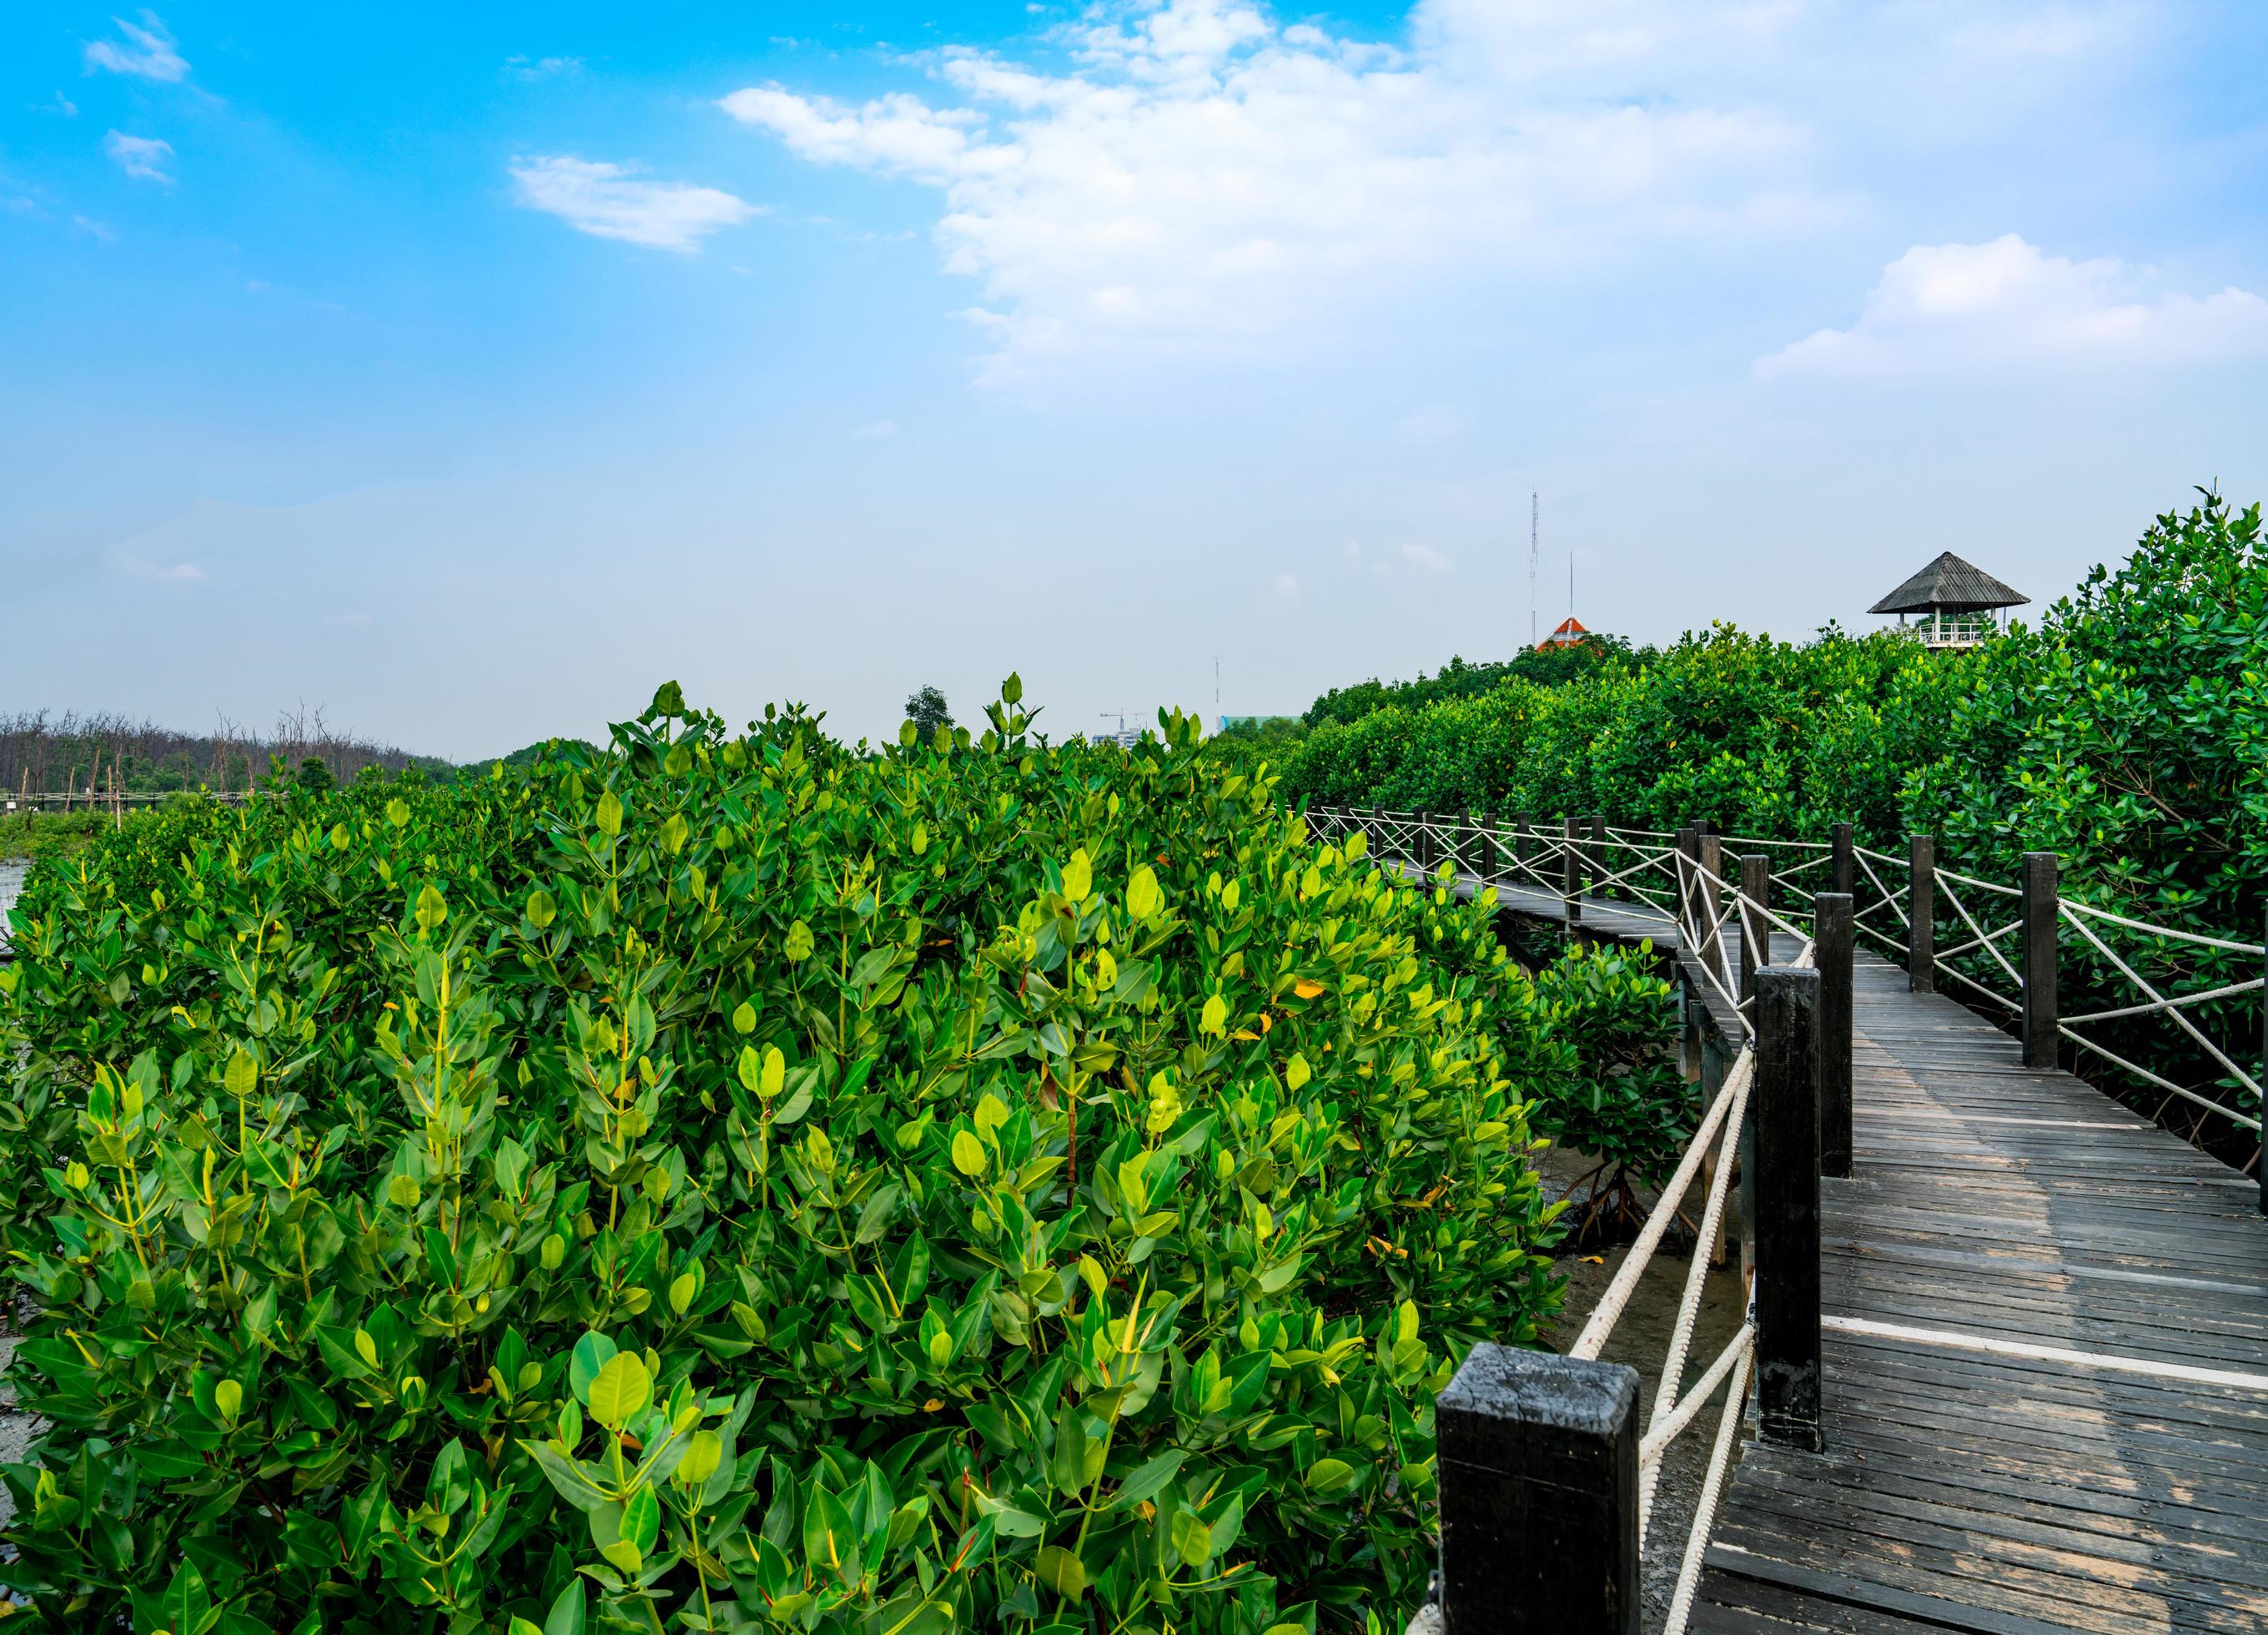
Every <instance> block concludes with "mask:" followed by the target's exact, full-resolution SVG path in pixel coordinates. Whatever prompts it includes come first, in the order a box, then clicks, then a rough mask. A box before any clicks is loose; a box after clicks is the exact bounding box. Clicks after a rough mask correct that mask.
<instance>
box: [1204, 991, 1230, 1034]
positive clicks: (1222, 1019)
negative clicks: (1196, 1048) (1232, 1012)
mask: <svg viewBox="0 0 2268 1635" xmlns="http://www.w3.org/2000/svg"><path fill="white" fill-rule="evenodd" d="M1197 1031H1198V1032H1199V1033H1201V1034H1211V1035H1214V1036H1215V1037H1216V1038H1218V1037H1219V1035H1223V1034H1225V1033H1226V1032H1227V1031H1228V1005H1227V1002H1226V1000H1224V999H1223V998H1221V997H1220V996H1219V994H1214V995H1213V996H1212V997H1211V998H1209V999H1207V1000H1206V1001H1205V1002H1204V1015H1203V1016H1202V1017H1200V1018H1199V1019H1198V1020H1197Z"/></svg>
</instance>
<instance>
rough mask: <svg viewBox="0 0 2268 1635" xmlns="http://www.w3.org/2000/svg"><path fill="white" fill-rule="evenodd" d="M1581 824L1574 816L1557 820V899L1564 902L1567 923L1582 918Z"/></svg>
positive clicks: (1575, 923) (1572, 923)
mask: <svg viewBox="0 0 2268 1635" xmlns="http://www.w3.org/2000/svg"><path fill="white" fill-rule="evenodd" d="M1582 832H1583V831H1582V824H1581V822H1580V821H1579V820H1577V819H1575V818H1562V819H1560V820H1559V900H1560V902H1563V903H1564V904H1565V906H1566V910H1567V924H1570V925H1579V924H1581V923H1582V920H1583V849H1582V847H1581V845H1580V840H1581V839H1582Z"/></svg>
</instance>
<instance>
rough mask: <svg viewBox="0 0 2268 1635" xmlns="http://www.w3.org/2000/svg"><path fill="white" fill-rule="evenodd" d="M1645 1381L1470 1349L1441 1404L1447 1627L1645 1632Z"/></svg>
mask: <svg viewBox="0 0 2268 1635" xmlns="http://www.w3.org/2000/svg"><path fill="white" fill-rule="evenodd" d="M1433 1424H1434V1434H1435V1435H1436V1437H1437V1438H1438V1439H1439V1441H1438V1448H1439V1457H1440V1467H1439V1469H1440V1495H1441V1510H1440V1526H1441V1624H1442V1627H1443V1630H1444V1631H1445V1635H1574V1632H1575V1631H1581V1632H1582V1635H1594V1631H1596V1632H1597V1635H1638V1374H1637V1371H1636V1370H1634V1369H1631V1368H1628V1367H1625V1366H1623V1365H1622V1364H1620V1363H1603V1362H1589V1361H1585V1360H1582V1359H1578V1358H1573V1357H1555V1356H1553V1355H1551V1354H1550V1352H1548V1351H1515V1350H1513V1348H1512V1347H1510V1346H1505V1345H1491V1344H1480V1345H1476V1346H1474V1347H1473V1349H1472V1351H1471V1352H1470V1354H1469V1355H1468V1356H1467V1357H1466V1359H1465V1360H1464V1364H1463V1366H1461V1367H1460V1368H1459V1369H1458V1370H1457V1374H1456V1377H1455V1378H1454V1379H1453V1380H1451V1381H1449V1388H1448V1389H1447V1390H1446V1391H1444V1392H1442V1393H1441V1395H1440V1398H1439V1399H1438V1401H1437V1403H1436V1404H1435V1409H1434V1421H1433Z"/></svg>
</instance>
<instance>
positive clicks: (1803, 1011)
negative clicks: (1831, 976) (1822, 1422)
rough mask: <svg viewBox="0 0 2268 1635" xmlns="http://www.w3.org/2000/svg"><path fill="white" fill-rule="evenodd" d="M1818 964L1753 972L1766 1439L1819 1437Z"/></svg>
mask: <svg viewBox="0 0 2268 1635" xmlns="http://www.w3.org/2000/svg"><path fill="white" fill-rule="evenodd" d="M1818 1024H1819V973H1818V972H1817V971H1815V970H1813V969H1811V968H1809V967H1808V966H1791V965H1767V966H1765V967H1764V969H1762V970H1760V971H1758V972H1757V973H1756V1083H1755V1085H1754V1086H1751V1088H1750V1091H1749V1094H1750V1095H1751V1096H1752V1097H1753V1098H1754V1099H1755V1101H1756V1415H1757V1423H1758V1427H1759V1429H1760V1430H1761V1431H1762V1432H1763V1434H1764V1440H1766V1441H1769V1442H1778V1443H1780V1444H1783V1445H1784V1446H1786V1447H1801V1448H1808V1449H1810V1450H1812V1451H1813V1452H1816V1451H1818V1449H1819V1447H1821V1445H1822V1444H1821V1438H1820V1426H1819V1376H1820V1361H1819V1058H1818V1048H1819V1026H1818Z"/></svg>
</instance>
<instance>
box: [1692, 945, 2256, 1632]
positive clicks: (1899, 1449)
mask: <svg viewBox="0 0 2268 1635" xmlns="http://www.w3.org/2000/svg"><path fill="white" fill-rule="evenodd" d="M1910 983H1911V976H1910V975H1909V973H1907V972H1905V971H1902V970H1899V969H1897V968H1896V967H1894V966H1891V965H1889V964H1888V963H1886V962H1885V961H1882V960H1880V959H1878V958H1874V957H1873V956H1871V955H1867V956H1863V957H1861V958H1860V959H1859V961H1857V965H1856V968H1855V969H1854V972H1853V983H1852V990H1853V1011H1854V1029H1853V1031H1854V1037H1853V1049H1852V1079H1853V1102H1854V1116H1853V1133H1854V1137H1855V1140H1854V1145H1855V1147H1856V1165H1855V1168H1856V1179H1854V1180H1852V1181H1850V1182H1833V1183H1830V1185H1829V1186H1828V1187H1827V1189H1826V1193H1825V1197H1824V1198H1823V1246H1822V1247H1823V1265H1822V1274H1823V1300H1824V1305H1825V1308H1826V1310H1827V1311H1828V1312H1829V1313H1830V1314H1831V1315H1843V1316H1850V1317H1857V1318H1866V1319H1869V1320H1871V1321H1875V1322H1888V1323H1894V1324H1897V1325H1900V1326H1902V1327H1904V1328H1908V1329H1928V1330H1933V1331H1937V1332H1941V1333H1949V1334H1952V1335H1956V1336H1958V1335H1975V1336H1981V1337H1992V1338H1995V1339H2000V1340H2009V1341H2015V1342H2018V1343H2020V1344H2029V1345H2035V1346H2051V1347H2055V1348H2058V1349H2059V1350H2063V1351H2073V1352H2077V1353H2080V1354H2082V1355H2084V1356H2088V1357H2095V1358H2103V1359H2110V1358H2124V1359H2131V1361H2132V1363H2133V1364H2134V1365H2135V1366H2139V1367H2142V1368H2145V1369H2147V1368H2151V1367H2156V1366H2164V1365H2168V1364H2179V1365H2182V1366H2189V1367H2192V1368H2195V1367H2198V1366H2205V1367H2220V1368H2225V1369H2228V1370H2231V1371H2234V1372H2235V1373H2239V1374H2268V1224H2264V1223H2263V1222H2262V1220H2261V1219H2260V1218H2259V1216H2258V1214H2257V1211H2256V1203H2257V1200H2256V1196H2255V1186H2256V1183H2255V1182H2252V1181H2251V1180H2250V1178H2248V1177H2242V1176H2238V1175H2235V1173H2234V1172H2232V1171H2230V1170H2228V1168H2226V1167H2223V1166H2221V1165H2220V1164H2218V1163H2216V1162H2215V1161H2214V1160H2213V1159H2212V1158H2211V1157H2209V1156H2207V1155H2206V1154H2204V1153H2199V1152H2198V1151H2197V1150H2196V1149H2194V1148H2192V1147H2191V1146H2189V1145H2187V1144H2186V1143H2184V1142H2182V1141H2180V1140H2179V1139H2177V1138H2175V1137H2173V1136H2172V1135H2170V1134H2169V1133H2168V1132H2166V1131H2162V1130H2160V1129H2159V1128H2157V1127H2156V1126H2155V1125H2154V1124H2152V1123H2148V1122H2147V1120H2144V1119H2141V1118H2139V1117H2138V1116H2136V1115H2134V1114H2133V1113H2132V1112H2131V1111H2130V1110H2128V1109H2126V1108H2122V1107H2119V1106H2117V1104H2116V1103H2114V1102H2112V1101H2110V1100H2109V1099H2108V1098H2106V1097H2104V1096H2102V1094H2100V1093H2098V1092H2096V1091H2095V1090H2094V1089H2093V1088H2091V1087H2090V1086H2087V1085H2085V1084H2083V1083H2081V1082H2080V1081H2079V1080H2077V1079H2073V1078H2071V1077H2070V1076H2068V1075H2066V1074H2063V1073H2059V1072H2051V1071H2046V1070H2044V1069H2042V1068H2027V1067H2025V1066H2024V1065H2023V1064H2022V1059H2021V1057H2022V1049H2021V1044H2020V1043H2019V1042H2018V1041H2017V1040H2015V1039H2014V1038H2012V1037H2010V1036H2009V1035H2007V1034H2003V1033H2001V1032H1999V1031H1998V1030H1997V1029H1995V1028H1994V1027H1992V1026H1991V1025H1990V1024H1988V1023H1987V1022H1985V1021H1984V1020H1982V1019H1980V1018H1978V1017H1977V1016H1976V1015H1975V1014H1973V1013H1970V1012H1968V1011H1966V1010H1964V1009H1962V1007H1961V1006H1960V1005H1956V1004H1955V1003H1953V1002H1952V1001H1951V1000H1949V999H1948V998H1943V997H1941V996H1936V995H1932V994H1929V993H1927V992H1915V991H1911V990H1910V987H1909V984H1910ZM1824 1390H1825V1397H1826V1405H1827V1418H1826V1424H1825V1432H1826V1440H1827V1448H1828V1451H1827V1452H1826V1453H1825V1454H1824V1455H1804V1454H1800V1453H1795V1452H1791V1451H1789V1450H1786V1449H1779V1448H1764V1447H1751V1448H1749V1450H1748V1452H1747V1453H1746V1454H1745V1455H1744V1457H1743V1461H1742V1465H1741V1467H1740V1468H1739V1469H1738V1470H1736V1471H1735V1473H1734V1478H1733V1481H1732V1484H1731V1487H1730V1491H1729V1493H1728V1494H1727V1500H1726V1504H1725V1506H1724V1509H1723V1512H1722V1513H1721V1515H1720V1518H1719V1527H1718V1533H1717V1542H1716V1543H1715V1544H1714V1545H1713V1546H1712V1550H1711V1552H1710V1557H1709V1564H1710V1565H1709V1570H1708V1572H1707V1573H1706V1574H1705V1581H1704V1586H1703V1594H1702V1595H1701V1598H1700V1606H1699V1609H1698V1610H1697V1616H1696V1619H1695V1625H1694V1627H1696V1628H1697V1629H1705V1630H1707V1629H1714V1630H1723V1631H1762V1630H1765V1629H1771V1630H1778V1631H1785V1630H1789V1629H1794V1630H1805V1629H1810V1630H1821V1631H1826V1630H1836V1631H1848V1632H1850V1635H1873V1632H1874V1631H1883V1632H1884V1635H1891V1632H1900V1635H1902V1632H1903V1631H1906V1630H1910V1629H1912V1628H1915V1627H1923V1628H1930V1629H1936V1630H1965V1631H1980V1632H1986V1631H1989V1632H1990V1635H2032V1631H2039V1630H2048V1629H2054V1630H2082V1631H2114V1630H2116V1631H2124V1630H2133V1629H2203V1630H2232V1631H2233V1630H2240V1629H2243V1630H2251V1629H2259V1628H2268V1392H2254V1391H2249V1390H2245V1389H2241V1388H2231V1387H2228V1386H2225V1385H2222V1384H2220V1383H2218V1382H2216V1383H2213V1384H2210V1385H2208V1384H2205V1383H2202V1382H2199V1381H2194V1380H2191V1381H2184V1380H2180V1379H2175V1378H2169V1377H2167V1376H2163V1375H2159V1376H2156V1377H2145V1376H2143V1375H2139V1374H2132V1373H2128V1372H2124V1371H2123V1370H2113V1369H2110V1368H2106V1367H2102V1366H2086V1365H2084V1364H2082V1363H2077V1362H2070V1361H2065V1360H2061V1359H2025V1358H2018V1359H2012V1358H2007V1357H2002V1356H1998V1355H1992V1354H1988V1353H1984V1352H1980V1351H1970V1350H1965V1349H1961V1348H1958V1347H1955V1346H1950V1345H1936V1344H1922V1343H1918V1342H1916V1341H1914V1340H1913V1339H1911V1337H1896V1338H1892V1337H1879V1336H1870V1335H1856V1334H1850V1333H1846V1332H1844V1331H1841V1330H1836V1329H1830V1333H1829V1334H1828V1336H1827V1343H1826V1345H1825V1348H1824Z"/></svg>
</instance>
